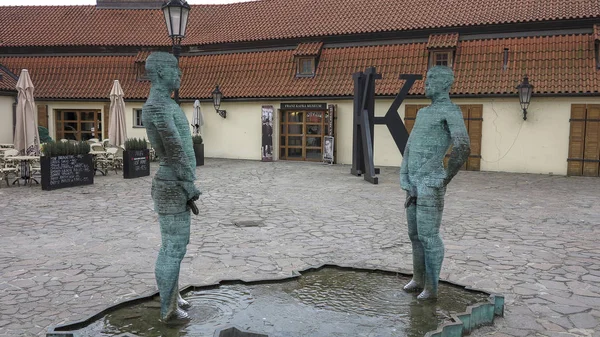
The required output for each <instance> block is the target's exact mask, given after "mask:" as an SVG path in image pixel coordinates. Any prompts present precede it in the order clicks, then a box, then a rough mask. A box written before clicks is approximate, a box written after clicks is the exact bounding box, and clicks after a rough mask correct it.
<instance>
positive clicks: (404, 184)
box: [400, 142, 411, 191]
mask: <svg viewBox="0 0 600 337" xmlns="http://www.w3.org/2000/svg"><path fill="white" fill-rule="evenodd" d="M408 145H409V143H408V142H407V143H406V147H405V148H404V155H403V156H402V164H401V165H400V187H401V188H402V189H403V190H405V191H410V190H411V188H410V181H409V180H408V155H409V152H410V151H409V146H408Z"/></svg>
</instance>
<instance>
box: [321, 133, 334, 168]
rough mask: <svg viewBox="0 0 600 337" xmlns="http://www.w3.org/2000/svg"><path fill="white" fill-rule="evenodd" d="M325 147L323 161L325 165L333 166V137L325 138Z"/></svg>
mask: <svg viewBox="0 0 600 337" xmlns="http://www.w3.org/2000/svg"><path fill="white" fill-rule="evenodd" d="M323 138H324V141H325V146H323V161H324V162H325V163H329V164H333V137H331V136H325V137H323Z"/></svg>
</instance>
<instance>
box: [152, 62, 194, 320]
mask: <svg viewBox="0 0 600 337" xmlns="http://www.w3.org/2000/svg"><path fill="white" fill-rule="evenodd" d="M146 73H147V74H148V76H149V77H150V80H151V81H152V87H151V88H150V95H149V96H148V100H147V101H146V104H144V106H143V108H142V119H143V123H144V126H145V127H146V133H147V134H148V138H149V139H150V143H151V144H152V147H153V148H154V149H155V151H156V153H157V155H158V157H159V158H160V167H159V169H158V171H157V172H156V175H155V176H154V179H153V181H152V199H154V210H155V211H156V212H157V213H158V219H159V222H160V232H161V237H162V245H161V248H160V251H159V253H158V258H157V260H156V269H155V274H156V283H157V285H158V290H159V292H160V301H161V309H160V315H161V319H162V320H163V321H165V322H167V321H173V320H180V319H188V314H187V312H186V311H185V310H184V309H187V308H188V307H189V303H187V302H186V301H185V300H183V299H182V298H181V296H180V295H179V268H180V265H181V260H182V259H183V257H184V255H185V252H186V246H187V244H188V243H189V239H190V207H193V208H195V205H194V203H193V201H194V200H197V199H198V197H199V195H200V191H199V190H198V189H197V188H196V186H195V185H194V180H195V179H196V173H195V170H196V159H195V155H194V148H193V145H192V135H191V133H190V128H189V125H190V123H189V122H188V120H187V118H186V116H185V114H184V113H183V111H182V110H181V108H180V107H179V105H177V103H176V102H175V101H174V100H172V99H171V92H172V91H173V90H175V89H179V85H180V81H181V72H180V70H179V67H178V63H177V59H176V58H175V57H174V56H173V55H171V54H169V53H164V52H155V53H152V54H150V56H148V59H147V60H146Z"/></svg>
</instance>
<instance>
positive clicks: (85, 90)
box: [0, 0, 600, 177]
mask: <svg viewBox="0 0 600 337" xmlns="http://www.w3.org/2000/svg"><path fill="white" fill-rule="evenodd" d="M542 3H543V6H542ZM115 4H118V5H115ZM159 5H160V2H157V1H143V0H139V1H131V2H114V1H112V2H111V1H99V3H98V4H97V6H42V7H37V6H36V7H27V6H20V7H0V20H2V21H3V22H9V23H8V24H7V25H6V27H5V29H3V30H2V31H0V41H2V43H1V44H0V65H2V67H4V68H5V69H7V70H8V71H10V72H12V73H15V74H18V73H19V72H20V70H21V69H28V70H29V73H30V75H31V77H32V81H33V83H34V85H35V87H36V89H35V96H36V103H37V105H38V124H39V125H42V126H46V127H48V129H49V131H50V135H51V136H52V137H53V138H55V139H61V138H66V139H80V140H84V139H89V138H103V137H107V127H106V126H107V125H108V121H109V116H108V103H109V102H108V100H109V97H108V95H109V92H110V89H111V86H112V83H113V80H115V79H118V80H119V81H120V83H121V85H122V87H123V90H124V91H125V99H126V112H127V113H128V114H129V116H128V118H127V126H128V136H129V137H144V136H145V129H144V128H143V125H142V124H141V106H142V104H143V102H144V101H145V98H146V96H147V94H148V91H149V87H150V83H149V82H148V80H147V78H146V77H145V71H144V62H145V58H146V57H147V55H148V54H149V53H150V52H151V51H153V50H164V51H169V50H170V40H169V39H168V37H167V33H166V30H165V27H164V19H163V17H162V13H161V12H160V10H159V9H157V6H159ZM456 6H457V7H456V8H446V7H444V4H443V3H442V2H439V1H434V0H425V1H423V0H421V1H413V0H409V1H406V2H403V3H402V4H398V3H397V2H392V1H389V0H374V1H371V2H368V3H366V2H364V1H357V0H346V1H334V0H321V1H319V2H314V1H309V0H300V1H296V2H294V3H293V4H290V3H289V2H286V1H284V0H268V1H267V0H259V1H255V2H247V3H238V4H230V5H194V6H192V10H191V14H190V18H189V26H188V29H187V37H186V38H185V39H184V46H183V53H182V57H181V59H180V66H181V68H182V72H183V79H182V86H181V90H180V97H181V99H182V108H183V109H184V111H185V112H186V114H187V115H188V118H189V119H190V120H191V119H192V116H193V102H194V101H195V100H196V99H198V100H200V102H201V110H202V112H203V115H204V119H205V124H204V125H203V126H202V128H201V134H202V136H203V138H204V142H205V144H206V145H205V154H206V156H208V157H220V158H240V159H253V160H260V159H261V156H262V153H261V143H262V140H263V137H262V125H261V121H262V108H263V107H265V106H266V107H272V108H273V111H274V112H275V113H274V115H273V156H274V159H275V160H307V161H321V160H322V154H323V146H324V137H326V136H333V137H334V139H335V142H334V144H335V149H334V154H335V161H336V162H337V163H343V164H350V163H351V160H352V158H351V156H352V123H353V119H352V118H353V102H352V98H353V95H354V88H353V79H352V76H353V74H354V73H356V72H359V71H365V69H366V68H367V67H371V66H372V67H375V68H376V70H377V72H378V73H379V74H381V79H379V80H377V81H376V92H375V93H376V95H377V100H376V106H375V110H376V115H380V116H382V115H384V114H385V113H386V112H387V110H388V108H389V107H390V105H391V103H392V101H393V98H394V96H395V95H396V94H397V93H398V91H399V90H400V88H401V87H402V85H403V83H404V82H403V81H402V80H400V79H399V76H400V75H401V74H421V75H425V74H426V72H427V69H428V68H429V67H431V66H433V65H436V64H439V65H448V66H450V67H452V68H453V69H454V72H455V75H456V82H455V84H454V86H453V88H452V90H451V97H452V99H453V101H454V102H455V103H456V104H458V105H459V106H460V107H461V109H462V110H463V115H464V117H465V123H466V126H467V129H468V131H469V135H470V137H471V145H472V149H473V151H472V154H471V157H470V158H469V161H468V163H467V164H466V165H465V168H464V169H467V170H481V171H502V172H522V173H542V174H559V175H585V176H596V177H597V176H598V175H599V165H600V93H599V92H598V89H599V88H600V82H599V80H600V76H599V75H598V74H599V71H600V70H599V68H600V55H599V53H600V49H599V44H600V25H599V24H600V4H599V3H598V2H597V1H588V0H584V1H580V2H577V3H571V2H566V1H551V2H547V1H545V2H541V1H537V0H530V1H512V0H509V1H508V3H506V2H503V3H502V4H497V3H495V2H492V1H480V0H468V1H463V2H461V4H460V5H456ZM307 8H311V10H310V11H308V10H307ZM332 13H335V15H333V14H332ZM17 18H18V20H17ZM39 18H45V20H39ZM84 19H85V20H84ZM29 21H32V22H34V24H32V25H31V26H30V27H28V28H27V29H23V28H22V25H19V22H29ZM64 22H72V24H70V25H65V24H63V23H64ZM132 22H135V23H136V24H135V25H132V24H131V23H132ZM0 69H2V68H0ZM525 75H527V76H528V77H529V81H530V82H531V84H533V85H534V94H533V98H532V99H531V103H530V106H529V108H528V110H527V111H528V113H527V120H524V119H523V113H522V109H521V106H520V103H519V98H518V94H517V89H516V86H517V85H518V84H519V83H521V81H522V80H523V77H524V76H525ZM4 78H6V76H4ZM10 81H11V83H10V84H4V85H5V87H0V115H1V118H2V120H4V121H10V120H11V114H12V109H13V103H14V96H15V92H14V91H10V90H9V89H10V85H11V84H12V81H13V80H12V79H11V80H10ZM0 83H2V82H1V81H0ZM423 84H424V81H417V82H416V84H415V85H414V86H413V88H412V89H411V91H410V92H409V96H408V98H407V99H406V100H405V101H404V102H403V104H402V105H401V106H400V108H399V109H398V113H399V114H400V116H401V117H402V119H403V120H404V122H405V124H406V125H407V127H408V129H409V130H410V128H411V126H412V124H411V123H414V118H415V116H416V113H417V111H418V109H419V108H420V107H422V106H424V105H427V104H428V102H429V101H428V100H427V99H426V98H425V97H424V95H423V94H424V87H423ZM216 85H219V87H220V89H221V91H222V92H223V94H224V97H223V102H222V104H221V106H220V109H222V110H226V111H227V117H226V118H222V117H221V116H219V115H218V114H217V113H215V108H214V107H213V104H212V99H211V92H212V91H213V90H214V88H215V87H216ZM6 125H10V124H9V123H3V124H2V127H0V140H1V142H5V139H6V140H9V139H10V138H11V137H10V135H9V134H8V133H9V132H10V126H6ZM374 147H375V152H374V159H375V164H376V165H380V166H399V165H400V163H401V160H402V157H401V155H400V152H399V151H398V149H397V148H396V145H395V143H394V142H393V140H392V138H391V136H390V134H389V132H388V130H387V128H386V127H384V126H376V127H375V142H374Z"/></svg>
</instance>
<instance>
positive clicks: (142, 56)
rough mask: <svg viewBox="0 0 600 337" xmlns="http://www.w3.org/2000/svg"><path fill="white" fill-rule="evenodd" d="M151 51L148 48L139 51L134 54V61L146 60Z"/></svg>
mask: <svg viewBox="0 0 600 337" xmlns="http://www.w3.org/2000/svg"><path fill="white" fill-rule="evenodd" d="M151 53H152V51H149V50H142V51H139V52H138V53H137V55H136V56H135V62H146V59H147V58H148V55H150V54H151Z"/></svg>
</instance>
